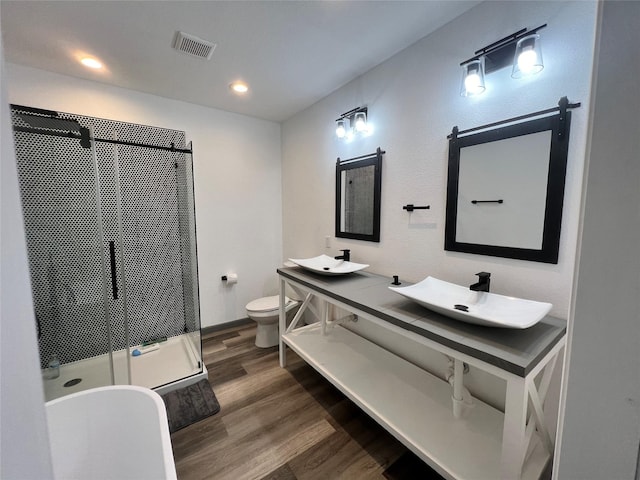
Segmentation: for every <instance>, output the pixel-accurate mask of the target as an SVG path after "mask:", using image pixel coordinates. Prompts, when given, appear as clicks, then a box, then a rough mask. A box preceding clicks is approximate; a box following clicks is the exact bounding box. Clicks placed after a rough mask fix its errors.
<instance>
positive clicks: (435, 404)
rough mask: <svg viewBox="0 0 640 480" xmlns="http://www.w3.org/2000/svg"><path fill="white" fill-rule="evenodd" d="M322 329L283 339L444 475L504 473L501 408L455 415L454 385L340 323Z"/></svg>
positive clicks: (533, 470)
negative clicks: (453, 409) (452, 404)
mask: <svg viewBox="0 0 640 480" xmlns="http://www.w3.org/2000/svg"><path fill="white" fill-rule="evenodd" d="M320 330H321V326H320V324H319V323H316V324H313V325H308V326H306V327H303V328H299V329H296V330H292V331H291V332H289V333H287V334H286V335H284V336H283V341H284V342H285V343H286V344H287V345H288V346H289V347H291V348H292V349H293V350H294V351H295V352H296V353H297V354H298V355H300V356H301V357H302V358H303V359H304V360H305V361H306V362H307V363H308V364H309V365H311V366H312V367H313V368H315V369H316V370H317V371H318V372H319V373H321V374H322V375H323V376H324V377H325V378H326V379H327V380H329V381H330V382H331V383H332V384H333V385H334V386H336V387H337V388H338V389H339V390H341V391H342V392H343V393H344V394H345V395H346V396H347V397H349V399H350V400H351V401H353V402H354V403H355V404H356V405H358V406H359V407H360V408H362V410H364V411H365V412H366V413H367V414H368V415H370V416H371V417H372V418H373V419H375V420H376V421H377V422H378V423H379V424H380V425H382V426H383V427H384V428H385V429H386V430H387V431H389V432H390V433H391V434H392V435H393V436H394V437H396V438H397V439H398V440H400V441H401V442H402V443H404V444H405V445H406V446H407V447H408V448H410V449H411V450H412V451H413V452H414V453H415V454H416V455H418V456H419V457H420V458H422V459H423V460H424V461H426V462H427V463H428V464H429V465H431V466H432V467H433V468H434V469H435V470H436V471H437V472H438V473H439V474H440V475H442V476H444V477H445V478H457V479H469V480H478V479H498V478H500V456H501V454H502V426H503V423H504V414H503V413H502V412H500V411H498V410H496V409H495V408H493V407H491V406H489V405H487V404H486V403H484V402H481V401H479V400H477V399H474V406H473V407H472V408H471V409H470V410H469V412H468V413H467V414H466V415H465V416H464V418H460V419H456V418H454V416H453V413H452V409H451V386H450V385H449V384H448V383H447V382H445V381H443V380H441V379H439V378H437V377H435V376H433V375H431V374H430V373H428V372H426V371H424V370H422V369H421V368H418V367H416V366H415V365H413V364H411V363H409V362H407V361H405V360H403V359H401V358H400V357H398V356H396V355H394V354H393V353H390V352H388V351H387V350H384V349H383V348H381V347H379V346H377V345H375V344H374V343H372V342H369V341H368V340H366V339H364V338H362V337H360V336H358V335H356V334H355V333H352V332H351V331H349V330H347V329H346V328H343V327H341V326H339V325H337V326H335V327H334V328H332V329H331V330H330V331H329V332H328V333H327V334H326V335H322V333H321V331H320ZM547 459H548V455H545V452H544V451H543V449H542V448H540V447H538V448H537V449H536V451H535V452H534V457H532V460H533V461H531V460H530V461H529V462H528V463H527V468H526V469H525V471H524V472H523V475H522V478H531V479H534V478H538V477H539V474H540V470H541V468H542V467H544V465H545V463H546V461H547Z"/></svg>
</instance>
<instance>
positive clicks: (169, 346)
mask: <svg viewBox="0 0 640 480" xmlns="http://www.w3.org/2000/svg"><path fill="white" fill-rule="evenodd" d="M190 342H191V340H190V339H189V334H184V335H178V336H176V337H171V338H168V339H167V341H166V342H162V343H160V348H159V349H158V350H154V351H152V352H148V353H145V354H144V355H140V356H138V357H134V356H130V357H129V358H130V359H131V382H130V383H131V385H138V386H141V387H147V388H152V389H154V390H155V391H156V392H158V393H159V394H164V393H166V392H169V391H171V390H174V389H176V388H181V387H185V386H187V385H190V384H192V383H196V382H198V381H200V380H202V379H203V378H207V369H206V367H205V366H204V364H203V365H202V369H200V368H199V367H198V364H197V362H198V360H197V359H196V357H195V356H194V354H193V351H192V347H191V345H190ZM134 348H136V346H133V347H131V351H133V349H134ZM129 355H130V354H129ZM113 364H114V373H115V380H116V382H115V383H116V384H129V382H128V380H127V377H128V375H127V350H126V349H123V350H118V351H116V352H113ZM42 373H43V375H44V374H45V373H46V372H45V371H43V372H42ZM77 379H80V382H77V383H75V384H73V385H71V386H67V387H65V384H67V385H69V384H70V383H74V380H75V381H77ZM43 385H44V395H45V400H46V401H49V400H53V399H55V398H59V397H63V396H65V395H69V394H70V393H75V392H80V391H82V390H88V389H90V388H96V387H103V386H105V385H111V370H110V368H109V355H108V354H106V353H105V354H104V355H99V356H97V357H91V358H87V359H84V360H80V361H77V362H73V363H67V364H64V365H62V366H61V367H60V376H59V377H58V378H54V379H45V380H44V381H43Z"/></svg>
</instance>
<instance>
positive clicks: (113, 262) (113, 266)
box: [109, 241, 118, 300]
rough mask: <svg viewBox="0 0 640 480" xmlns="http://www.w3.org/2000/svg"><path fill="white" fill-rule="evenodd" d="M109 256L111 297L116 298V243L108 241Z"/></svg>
mask: <svg viewBox="0 0 640 480" xmlns="http://www.w3.org/2000/svg"><path fill="white" fill-rule="evenodd" d="M109 258H110V260H111V291H112V292H113V299H114V300H117V299H118V278H117V277H116V245H115V242H113V241H111V242H109Z"/></svg>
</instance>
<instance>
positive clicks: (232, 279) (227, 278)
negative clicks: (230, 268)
mask: <svg viewBox="0 0 640 480" xmlns="http://www.w3.org/2000/svg"><path fill="white" fill-rule="evenodd" d="M220 280H222V281H223V282H225V283H226V284H227V285H235V284H236V283H238V275H237V274H235V273H227V274H226V275H222V277H220Z"/></svg>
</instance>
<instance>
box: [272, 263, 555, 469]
mask: <svg viewBox="0 0 640 480" xmlns="http://www.w3.org/2000/svg"><path fill="white" fill-rule="evenodd" d="M278 273H279V275H280V365H281V366H282V367H285V366H286V347H287V346H289V347H290V348H291V349H293V350H294V351H295V352H296V353H297V354H298V355H300V356H301V357H302V358H303V359H304V360H305V361H306V362H308V363H309V364H310V365H311V366H313V367H314V368H315V369H316V370H317V371H318V372H320V373H321V374H322V375H323V376H324V377H326V378H327V380H329V381H330V382H331V383H332V384H334V385H335V386H336V387H337V388H338V389H340V390H341V391H342V392H343V393H344V394H345V395H346V396H347V397H349V398H350V399H351V400H352V401H353V402H354V403H356V404H357V405H358V406H359V407H360V408H362V409H363V410H364V411H365V412H367V414H369V415H370V416H371V417H372V418H374V419H375V420H376V421H377V422H378V423H380V424H381V425H382V426H383V427H384V428H386V429H387V430H388V431H389V432H390V433H391V434H393V435H394V436H395V437H396V438H397V439H398V440H400V441H401V442H402V443H403V444H404V445H406V446H407V447H408V448H409V449H410V450H412V451H413V452H414V453H415V454H416V455H418V456H419V457H420V458H421V459H423V460H424V461H425V462H426V463H427V464H429V465H430V466H431V467H432V468H433V469H434V470H436V471H437V472H438V473H439V474H440V475H442V476H443V477H445V478H452V479H469V480H497V479H503V480H507V479H508V480H513V479H521V478H522V479H538V478H539V477H540V475H541V473H542V471H543V470H544V468H545V466H546V465H547V463H548V462H549V460H550V459H551V456H552V455H553V448H554V439H553V438H551V436H550V435H549V432H548V430H547V428H546V426H545V424H544V398H545V396H546V393H547V391H548V388H549V384H550V382H551V374H552V372H553V369H554V366H555V364H556V363H557V360H558V359H559V356H560V355H559V354H560V352H562V351H563V350H562V347H563V346H564V344H565V336H566V322H564V321H563V320H559V319H557V318H553V317H549V316H547V317H545V318H544V319H542V320H541V321H540V322H539V323H537V324H536V325H534V326H533V327H530V328H528V329H525V330H512V329H502V328H489V327H479V326H474V325H470V324H465V323H461V322H458V321H455V320H452V319H449V318H447V317H444V316H442V315H439V314H437V313H434V312H431V311H430V310H427V309H425V308H423V307H421V306H419V305H417V304H415V303H413V302H411V301H409V300H407V299H405V298H403V297H401V296H400V295H398V294H396V293H394V292H392V291H391V290H389V289H388V288H387V287H388V286H389V284H390V282H391V279H390V278H389V277H384V276H381V275H375V274H372V273H366V272H357V273H352V274H349V275H344V276H334V277H327V276H322V275H317V274H314V273H310V272H308V271H305V270H303V269H301V268H298V267H291V268H280V269H278ZM286 282H288V283H290V284H291V285H293V286H295V287H297V288H298V289H302V290H304V291H306V292H308V294H307V296H306V299H305V301H304V302H303V304H302V306H301V308H300V310H299V311H298V313H297V314H296V316H295V317H294V319H293V321H292V322H291V324H290V325H289V327H287V326H286V317H285V312H284V291H285V283H286ZM403 284H404V285H408V283H406V282H403ZM314 297H315V298H316V299H317V301H319V304H320V306H321V308H322V312H323V313H322V315H321V321H320V322H319V323H316V324H312V325H307V326H303V327H301V328H297V322H298V320H299V319H300V317H301V315H302V312H303V311H304V310H305V309H306V308H307V307H308V306H309V304H310V302H311V300H312V299H313V298H314ZM331 305H334V306H337V307H339V308H340V309H342V310H345V311H347V312H350V313H351V314H352V317H353V316H354V315H355V316H357V317H360V318H366V319H367V320H369V321H371V322H374V323H376V324H378V325H381V326H383V327H384V328H387V329H389V330H392V331H394V332H395V333H397V334H399V335H402V336H404V337H406V338H408V339H411V340H413V341H415V342H418V343H420V344H423V345H424V346H425V347H428V348H430V349H433V350H436V351H439V352H442V353H443V354H446V355H448V356H449V357H452V358H454V359H455V369H456V382H455V383H457V384H458V383H459V387H458V388H462V369H463V368H462V367H463V362H464V363H467V364H469V365H470V366H473V367H476V368H479V369H482V370H484V371H486V372H489V373H490V374H492V375H495V376H497V377H499V378H502V379H504V380H505V381H506V398H505V412H504V413H503V412H501V411H499V410H497V409H495V408H493V407H492V406H490V405H487V404H486V403H484V402H482V401H480V400H478V399H476V398H474V399H473V405H472V406H463V407H462V408H461V409H460V408H458V409H457V411H456V412H455V414H454V409H453V408H452V403H453V404H455V403H456V402H452V396H453V389H452V386H451V385H450V384H449V383H448V382H446V381H444V380H443V379H441V378H438V377H436V376H434V375H432V374H431V373H429V372H427V371H425V370H423V369H421V368H419V367H417V366H415V365H414V364H412V363H409V362H408V361H406V360H404V359H402V358H400V357H398V356H396V355H394V354H393V353H391V352H389V351H387V350H385V349H383V348H382V347H380V346H378V345H376V344H375V343H372V342H370V341H369V340H366V339H364V338H362V337H361V336H359V335H356V334H355V333H353V332H351V331H350V330H348V329H346V328H344V327H342V326H340V325H339V324H338V322H336V321H331V318H330V315H329V311H330V308H331Z"/></svg>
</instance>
